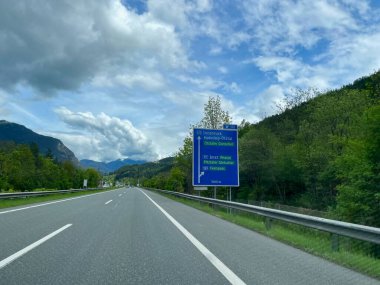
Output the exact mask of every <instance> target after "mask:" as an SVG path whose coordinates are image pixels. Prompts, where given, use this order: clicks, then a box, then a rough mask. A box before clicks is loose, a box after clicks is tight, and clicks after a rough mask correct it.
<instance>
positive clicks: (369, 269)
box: [157, 192, 380, 280]
mask: <svg viewBox="0 0 380 285" xmlns="http://www.w3.org/2000/svg"><path fill="white" fill-rule="evenodd" d="M157 193H159V194H160V195H163V196H166V197H168V198H170V199H172V200H175V201H178V202H181V203H183V204H186V205H188V206H191V207H194V208H196V209H199V210H201V211H204V212H206V213H209V214H211V215H214V216H217V217H219V218H221V219H224V220H226V221H230V222H232V223H235V224H238V225H240V226H243V227H245V228H248V229H251V230H254V231H256V232H259V233H261V234H264V235H266V236H268V237H271V238H273V239H276V240H278V241H281V242H284V243H286V244H289V245H291V246H293V247H295V248H298V249H301V250H303V251H306V252H308V253H311V254H313V255H316V256H319V257H322V258H325V259H327V260H329V261H332V262H334V263H337V264H339V265H342V266H345V267H347V268H350V269H353V270H355V271H357V272H360V273H363V274H365V275H368V276H371V277H374V278H376V279H378V280H380V259H379V258H375V257H373V256H370V255H369V254H368V252H369V250H368V249H369V248H370V247H371V246H373V244H370V243H367V242H362V241H357V240H354V239H351V238H346V237H339V251H334V250H332V247H331V235H330V234H329V233H326V232H322V231H319V230H313V229H310V228H306V227H303V226H299V225H294V224H289V223H285V222H281V221H272V224H271V227H270V229H269V230H268V229H267V228H266V226H265V222H264V218H263V217H261V216H258V215H255V214H251V213H246V212H242V211H238V210H232V211H231V213H230V212H229V210H228V209H226V208H223V207H219V206H215V205H214V207H212V206H209V205H208V204H206V203H202V202H198V201H192V200H189V199H185V198H180V197H175V196H172V195H170V194H163V193H160V192H157Z"/></svg>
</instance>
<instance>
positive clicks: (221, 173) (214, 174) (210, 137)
mask: <svg viewBox="0 0 380 285" xmlns="http://www.w3.org/2000/svg"><path fill="white" fill-rule="evenodd" d="M193 186H214V187H220V186H227V187H238V186H239V156H238V134H237V129H234V128H228V129H221V130H220V129H215V130H214V129H199V128H194V130H193Z"/></svg>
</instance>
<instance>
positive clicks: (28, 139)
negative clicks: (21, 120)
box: [0, 120, 79, 166]
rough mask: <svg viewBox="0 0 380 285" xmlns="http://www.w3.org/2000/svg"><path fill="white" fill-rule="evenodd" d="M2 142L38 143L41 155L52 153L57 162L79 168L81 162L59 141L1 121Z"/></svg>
mask: <svg viewBox="0 0 380 285" xmlns="http://www.w3.org/2000/svg"><path fill="white" fill-rule="evenodd" d="M0 141H13V142H15V143H16V144H32V143H36V144H37V145H38V148H39V151H40V153H41V154H43V155H45V154H47V153H48V152H51V153H52V155H53V157H54V159H56V160H57V161H59V162H63V161H71V162H72V163H73V164H74V165H76V166H79V160H78V159H77V158H76V157H75V155H74V153H73V152H72V151H71V150H70V149H69V148H68V147H66V146H65V145H64V144H63V143H62V142H61V141H60V140H59V139H56V138H53V137H49V136H44V135H40V134H37V133H35V132H33V131H32V130H30V129H28V128H26V127H25V126H23V125H19V124H16V123H12V122H8V121H5V120H0Z"/></svg>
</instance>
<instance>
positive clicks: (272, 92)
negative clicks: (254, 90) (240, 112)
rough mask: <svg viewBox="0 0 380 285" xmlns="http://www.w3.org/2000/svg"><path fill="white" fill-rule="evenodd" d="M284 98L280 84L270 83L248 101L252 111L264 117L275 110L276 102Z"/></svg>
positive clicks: (279, 102)
mask: <svg viewBox="0 0 380 285" xmlns="http://www.w3.org/2000/svg"><path fill="white" fill-rule="evenodd" d="M283 99H284V91H283V88H282V87H281V86H280V85H271V86H270V87H269V88H268V89H266V90H265V91H264V92H262V93H260V94H259V95H258V96H256V97H255V98H254V99H253V100H251V101H250V102H249V103H248V107H251V108H252V111H251V112H252V113H253V115H254V116H256V117H258V118H261V119H263V118H265V117H267V116H270V115H273V114H274V113H276V112H277V104H281V102H282V101H283Z"/></svg>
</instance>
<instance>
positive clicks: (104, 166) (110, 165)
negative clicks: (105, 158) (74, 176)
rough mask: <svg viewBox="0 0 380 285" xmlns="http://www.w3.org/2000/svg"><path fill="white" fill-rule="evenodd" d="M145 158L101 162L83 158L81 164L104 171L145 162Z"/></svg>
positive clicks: (112, 170) (84, 166)
mask: <svg viewBox="0 0 380 285" xmlns="http://www.w3.org/2000/svg"><path fill="white" fill-rule="evenodd" d="M144 163H146V161H144V160H133V159H117V160H114V161H111V162H99V161H94V160H91V159H82V160H81V161H80V165H81V166H82V167H83V168H94V169H96V170H98V171H100V172H103V173H109V172H114V171H116V170H118V169H119V168H121V167H123V166H125V165H136V164H138V165H139V164H144Z"/></svg>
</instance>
